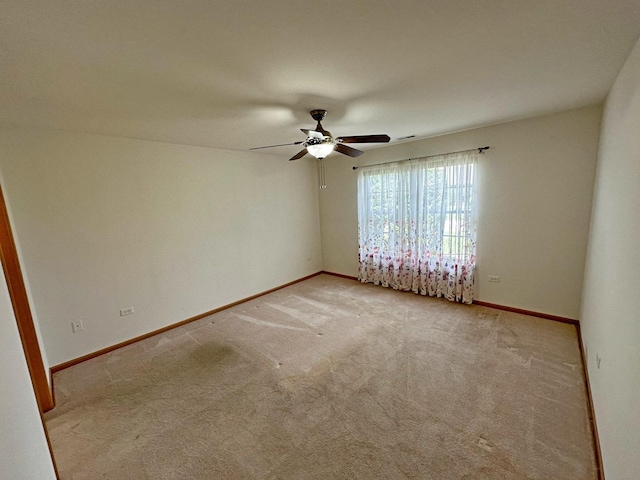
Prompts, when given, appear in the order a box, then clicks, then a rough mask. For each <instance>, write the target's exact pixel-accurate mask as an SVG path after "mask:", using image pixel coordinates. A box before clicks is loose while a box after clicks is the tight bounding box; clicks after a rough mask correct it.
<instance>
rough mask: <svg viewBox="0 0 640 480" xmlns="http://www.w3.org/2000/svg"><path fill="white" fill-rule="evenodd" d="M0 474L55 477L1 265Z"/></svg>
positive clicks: (16, 479) (14, 478) (15, 479)
mask: <svg viewBox="0 0 640 480" xmlns="http://www.w3.org/2000/svg"><path fill="white" fill-rule="evenodd" d="M0 385H1V386H2V388H0V425H2V428H0V477H2V478H7V479H9V478H10V479H12V480H21V479H24V480H32V479H34V478H37V479H43V480H45V479H49V478H50V479H55V478H56V477H55V473H54V470H53V462H52V461H51V455H50V453H49V447H48V446H47V440H46V437H45V434H44V428H43V426H42V420H41V419H40V414H39V412H38V404H37V402H36V396H35V394H34V392H33V386H32V384H31V377H30V376H29V370H28V368H27V361H26V359H25V357H24V351H23V350H22V342H21V341H20V335H19V334H18V327H17V324H16V318H15V316H14V314H13V307H12V306H11V299H10V298H9V290H8V289H7V283H6V280H5V277H4V273H2V271H1V269H0Z"/></svg>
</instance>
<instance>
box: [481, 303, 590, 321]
mask: <svg viewBox="0 0 640 480" xmlns="http://www.w3.org/2000/svg"><path fill="white" fill-rule="evenodd" d="M473 304H474V305H479V306H481V307H489V308H495V309H497V310H504V311H507V312H513V313H520V314H522V315H529V316H531V317H539V318H546V319H547V320H553V321H554V322H562V323H569V324H571V325H579V324H580V322H579V321H578V320H576V319H574V318H568V317H559V316H557V315H550V314H548V313H540V312H534V311H532V310H523V309H522V308H515V307H507V306H506V305H498V304H497V303H489V302H482V301H480V300H474V301H473Z"/></svg>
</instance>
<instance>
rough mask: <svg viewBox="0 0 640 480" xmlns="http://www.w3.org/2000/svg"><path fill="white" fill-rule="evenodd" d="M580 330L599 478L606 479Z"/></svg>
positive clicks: (579, 330)
mask: <svg viewBox="0 0 640 480" xmlns="http://www.w3.org/2000/svg"><path fill="white" fill-rule="evenodd" d="M576 329H577V330H578V344H579V346H580V357H581V358H582V371H583V372H584V384H585V387H586V390H587V402H588V404H589V417H590V420H591V429H592V431H593V450H594V452H595V455H596V466H597V467H598V479H599V480H604V465H603V463H602V450H601V449H600V437H599V436H598V425H597V422H596V411H595V409H594V408H593V396H592V395H591V383H590V382H589V370H587V356H586V354H585V351H584V345H583V343H582V330H581V329H580V324H579V323H578V324H577V325H576Z"/></svg>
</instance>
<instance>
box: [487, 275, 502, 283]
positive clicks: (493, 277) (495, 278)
mask: <svg viewBox="0 0 640 480" xmlns="http://www.w3.org/2000/svg"><path fill="white" fill-rule="evenodd" d="M489 281H490V282H495V283H500V277H499V276H497V275H489Z"/></svg>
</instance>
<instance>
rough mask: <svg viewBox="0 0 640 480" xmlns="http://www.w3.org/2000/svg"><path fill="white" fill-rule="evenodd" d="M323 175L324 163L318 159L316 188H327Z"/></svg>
mask: <svg viewBox="0 0 640 480" xmlns="http://www.w3.org/2000/svg"><path fill="white" fill-rule="evenodd" d="M324 175H325V174H324V163H322V160H320V159H318V188H327V186H326V185H325V176H324Z"/></svg>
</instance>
